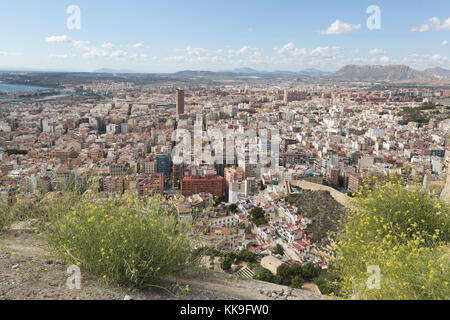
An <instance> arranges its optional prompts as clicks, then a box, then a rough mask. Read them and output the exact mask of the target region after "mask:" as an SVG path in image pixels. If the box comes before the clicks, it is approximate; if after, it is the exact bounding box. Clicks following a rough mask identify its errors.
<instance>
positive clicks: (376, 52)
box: [369, 49, 386, 56]
mask: <svg viewBox="0 0 450 320" xmlns="http://www.w3.org/2000/svg"><path fill="white" fill-rule="evenodd" d="M369 54H370V55H371V56H379V55H382V54H386V51H385V50H382V49H372V50H370V51H369Z"/></svg>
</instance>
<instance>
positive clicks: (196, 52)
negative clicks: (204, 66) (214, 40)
mask: <svg viewBox="0 0 450 320" xmlns="http://www.w3.org/2000/svg"><path fill="white" fill-rule="evenodd" d="M186 53H187V55H188V56H190V57H207V56H210V55H212V52H211V51H210V50H208V49H205V48H191V47H188V48H186Z"/></svg>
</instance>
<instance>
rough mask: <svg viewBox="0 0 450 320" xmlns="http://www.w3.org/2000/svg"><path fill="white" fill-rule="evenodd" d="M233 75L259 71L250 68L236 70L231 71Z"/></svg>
mask: <svg viewBox="0 0 450 320" xmlns="http://www.w3.org/2000/svg"><path fill="white" fill-rule="evenodd" d="M231 72H233V73H259V71H257V70H255V69H252V68H237V69H233V70H231Z"/></svg>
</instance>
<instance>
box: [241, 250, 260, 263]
mask: <svg viewBox="0 0 450 320" xmlns="http://www.w3.org/2000/svg"><path fill="white" fill-rule="evenodd" d="M237 259H238V260H239V261H245V262H255V261H256V256H255V254H254V253H253V252H251V251H250V250H247V249H244V250H242V251H241V252H239V254H238V255H237Z"/></svg>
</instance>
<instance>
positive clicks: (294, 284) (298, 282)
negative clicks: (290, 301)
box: [291, 276, 305, 289]
mask: <svg viewBox="0 0 450 320" xmlns="http://www.w3.org/2000/svg"><path fill="white" fill-rule="evenodd" d="M304 283H305V282H304V281H303V279H302V278H301V277H300V276H295V277H294V278H293V279H292V281H291V288H295V289H301V288H302V287H303V284H304Z"/></svg>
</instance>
